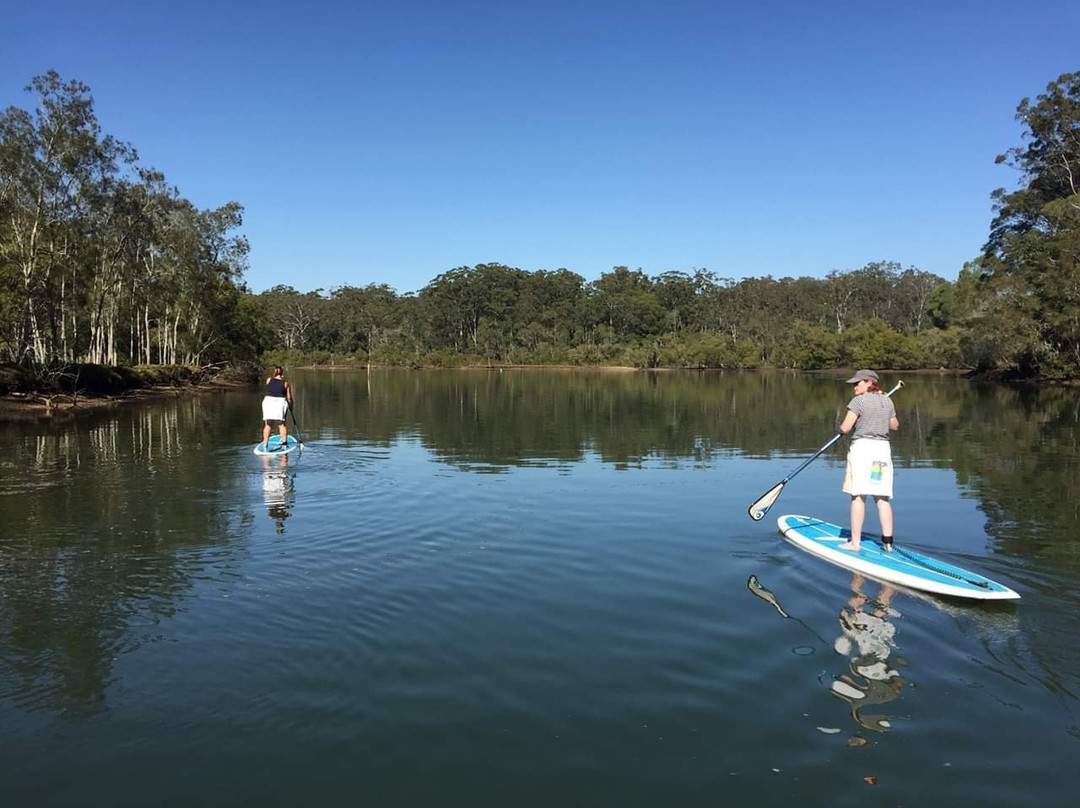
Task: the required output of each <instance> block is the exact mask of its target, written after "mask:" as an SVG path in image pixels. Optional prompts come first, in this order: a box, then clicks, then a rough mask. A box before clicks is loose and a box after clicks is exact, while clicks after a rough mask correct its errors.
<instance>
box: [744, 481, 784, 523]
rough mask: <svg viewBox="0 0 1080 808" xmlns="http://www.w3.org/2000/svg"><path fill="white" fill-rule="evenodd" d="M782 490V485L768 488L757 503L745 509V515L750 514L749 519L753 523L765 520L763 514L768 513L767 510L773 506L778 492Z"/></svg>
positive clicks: (778, 494) (778, 484)
mask: <svg viewBox="0 0 1080 808" xmlns="http://www.w3.org/2000/svg"><path fill="white" fill-rule="evenodd" d="M783 490H784V484H783V483H777V484H776V485H774V486H773V487H772V488H770V489H769V490H768V491H767V492H766V493H765V494H764V495H763V496H762V497H761V499H759V500H758V501H757V502H755V503H754V504H753V505H751V506H750V507H749V508H748V509H747V511H746V512H747V513H748V514H750V518H751V519H753V520H754V521H755V522H760V521H761V520H762V519H764V518H765V514H767V513H768V512H769V508H771V507H772V506H773V503H774V502H776V500H777V499H778V498H779V496H780V492H781V491H783Z"/></svg>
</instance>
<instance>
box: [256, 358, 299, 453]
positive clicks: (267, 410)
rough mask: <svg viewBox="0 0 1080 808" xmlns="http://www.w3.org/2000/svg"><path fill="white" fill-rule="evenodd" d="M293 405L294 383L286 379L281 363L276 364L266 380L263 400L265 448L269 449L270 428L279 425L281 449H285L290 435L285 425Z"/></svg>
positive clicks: (263, 438) (263, 442)
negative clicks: (286, 416)
mask: <svg viewBox="0 0 1080 808" xmlns="http://www.w3.org/2000/svg"><path fill="white" fill-rule="evenodd" d="M291 406H292V385H291V384H289V383H288V382H287V381H285V372H284V371H283V370H282V369H281V365H274V371H273V375H272V376H270V377H269V378H268V379H267V380H266V393H265V395H263V400H262V417H263V436H262V445H263V449H267V448H268V447H267V441H269V440H270V430H271V429H272V428H273V427H275V426H276V427H277V429H278V434H279V435H281V443H280V444H279V448H280V449H284V448H285V447H286V446H287V445H288V444H287V442H286V441H287V439H288V437H289V430H288V428H287V427H286V426H285V415H286V413H288V411H289V407H291Z"/></svg>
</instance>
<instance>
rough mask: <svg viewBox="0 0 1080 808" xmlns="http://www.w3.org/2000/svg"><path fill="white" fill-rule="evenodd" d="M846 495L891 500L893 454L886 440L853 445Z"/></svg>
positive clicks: (849, 454) (849, 453) (848, 467)
mask: <svg viewBox="0 0 1080 808" xmlns="http://www.w3.org/2000/svg"><path fill="white" fill-rule="evenodd" d="M843 491H844V493H845V494H850V495H851V496H854V497H862V496H872V497H888V498H889V499H892V495H893V464H892V450H891V447H890V446H889V442H888V441H887V440H871V439H867V438H863V439H861V440H855V441H852V442H851V448H850V449H849V450H848V456H847V469H846V470H845V471H844V488H843Z"/></svg>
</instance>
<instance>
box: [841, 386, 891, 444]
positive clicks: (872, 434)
mask: <svg viewBox="0 0 1080 808" xmlns="http://www.w3.org/2000/svg"><path fill="white" fill-rule="evenodd" d="M847 408H848V409H849V410H851V411H852V412H853V413H855V414H856V415H857V416H859V418H858V420H857V421H856V422H855V428H854V429H852V430H851V439H852V440H858V439H859V438H871V439H873V440H888V439H889V421H891V420H892V419H893V418H895V417H896V407H894V406H893V402H892V399H891V398H889V397H888V396H887V395H885V394H884V393H863V394H862V395H861V396H855V398H853V399H851V401H849V402H848V405H847Z"/></svg>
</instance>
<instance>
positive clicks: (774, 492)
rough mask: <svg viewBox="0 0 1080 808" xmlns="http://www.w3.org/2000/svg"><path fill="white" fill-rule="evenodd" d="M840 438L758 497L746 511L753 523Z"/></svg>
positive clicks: (827, 444)
mask: <svg viewBox="0 0 1080 808" xmlns="http://www.w3.org/2000/svg"><path fill="white" fill-rule="evenodd" d="M903 386H904V382H903V381H899V382H897V383H896V387H894V388H893V389H892V390H890V391H889V392H888V393H886V395H887V396H889V397H890V398H891V397H892V394H893V393H895V392H896V391H897V390H899V389H900V388H901V387H903ZM842 437H844V433H843V432H837V433H836V434H835V435H833V436H832V437H831V438H830V439H829V442H828V443H826V444H825V445H824V446H822V447H821V448H820V449H818V450H817V451H816V452H814V453H813V454H812V455H810V457H808V458H806V460H805V461H803V463H802V465H801V466H799V467H798V468H797V469H795V471H793V472H791V474H789V475H788V476H787V477H785V478H784V479H782V480H781V481H780V482H778V483H777V484H776V485H774V486H773V487H772V488H770V489H769V490H768V491H766V492H765V493H764V494H763V495H762V496H761V497H759V498H758V500H757V501H756V502H754V504H753V505H751V506H750V507H749V508H747V509H746V512H747V513H748V514H750V518H751V519H753V520H754V521H755V522H760V521H761V520H762V519H764V518H765V514H767V513H768V512H769V508H771V507H772V506H773V503H774V502H776V500H777V499H778V498H779V496H780V492H781V491H783V490H784V486H785V485H787V484H788V483H789V482H790V481H791V478H792V477H794V476H795V475H796V474H798V473H799V472H800V471H802V470H803V469H804V468H806V467H807V466H809V465H810V464H811V463H812V462H813V461H814V460H816V459H817V458H818V457H820V456H821V455H822V454H823V453H824V452H825V450H826V449H828V448H829V447H830V446H832V445H833V444H834V443H836V442H837V441H838V440H840V438H842Z"/></svg>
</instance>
